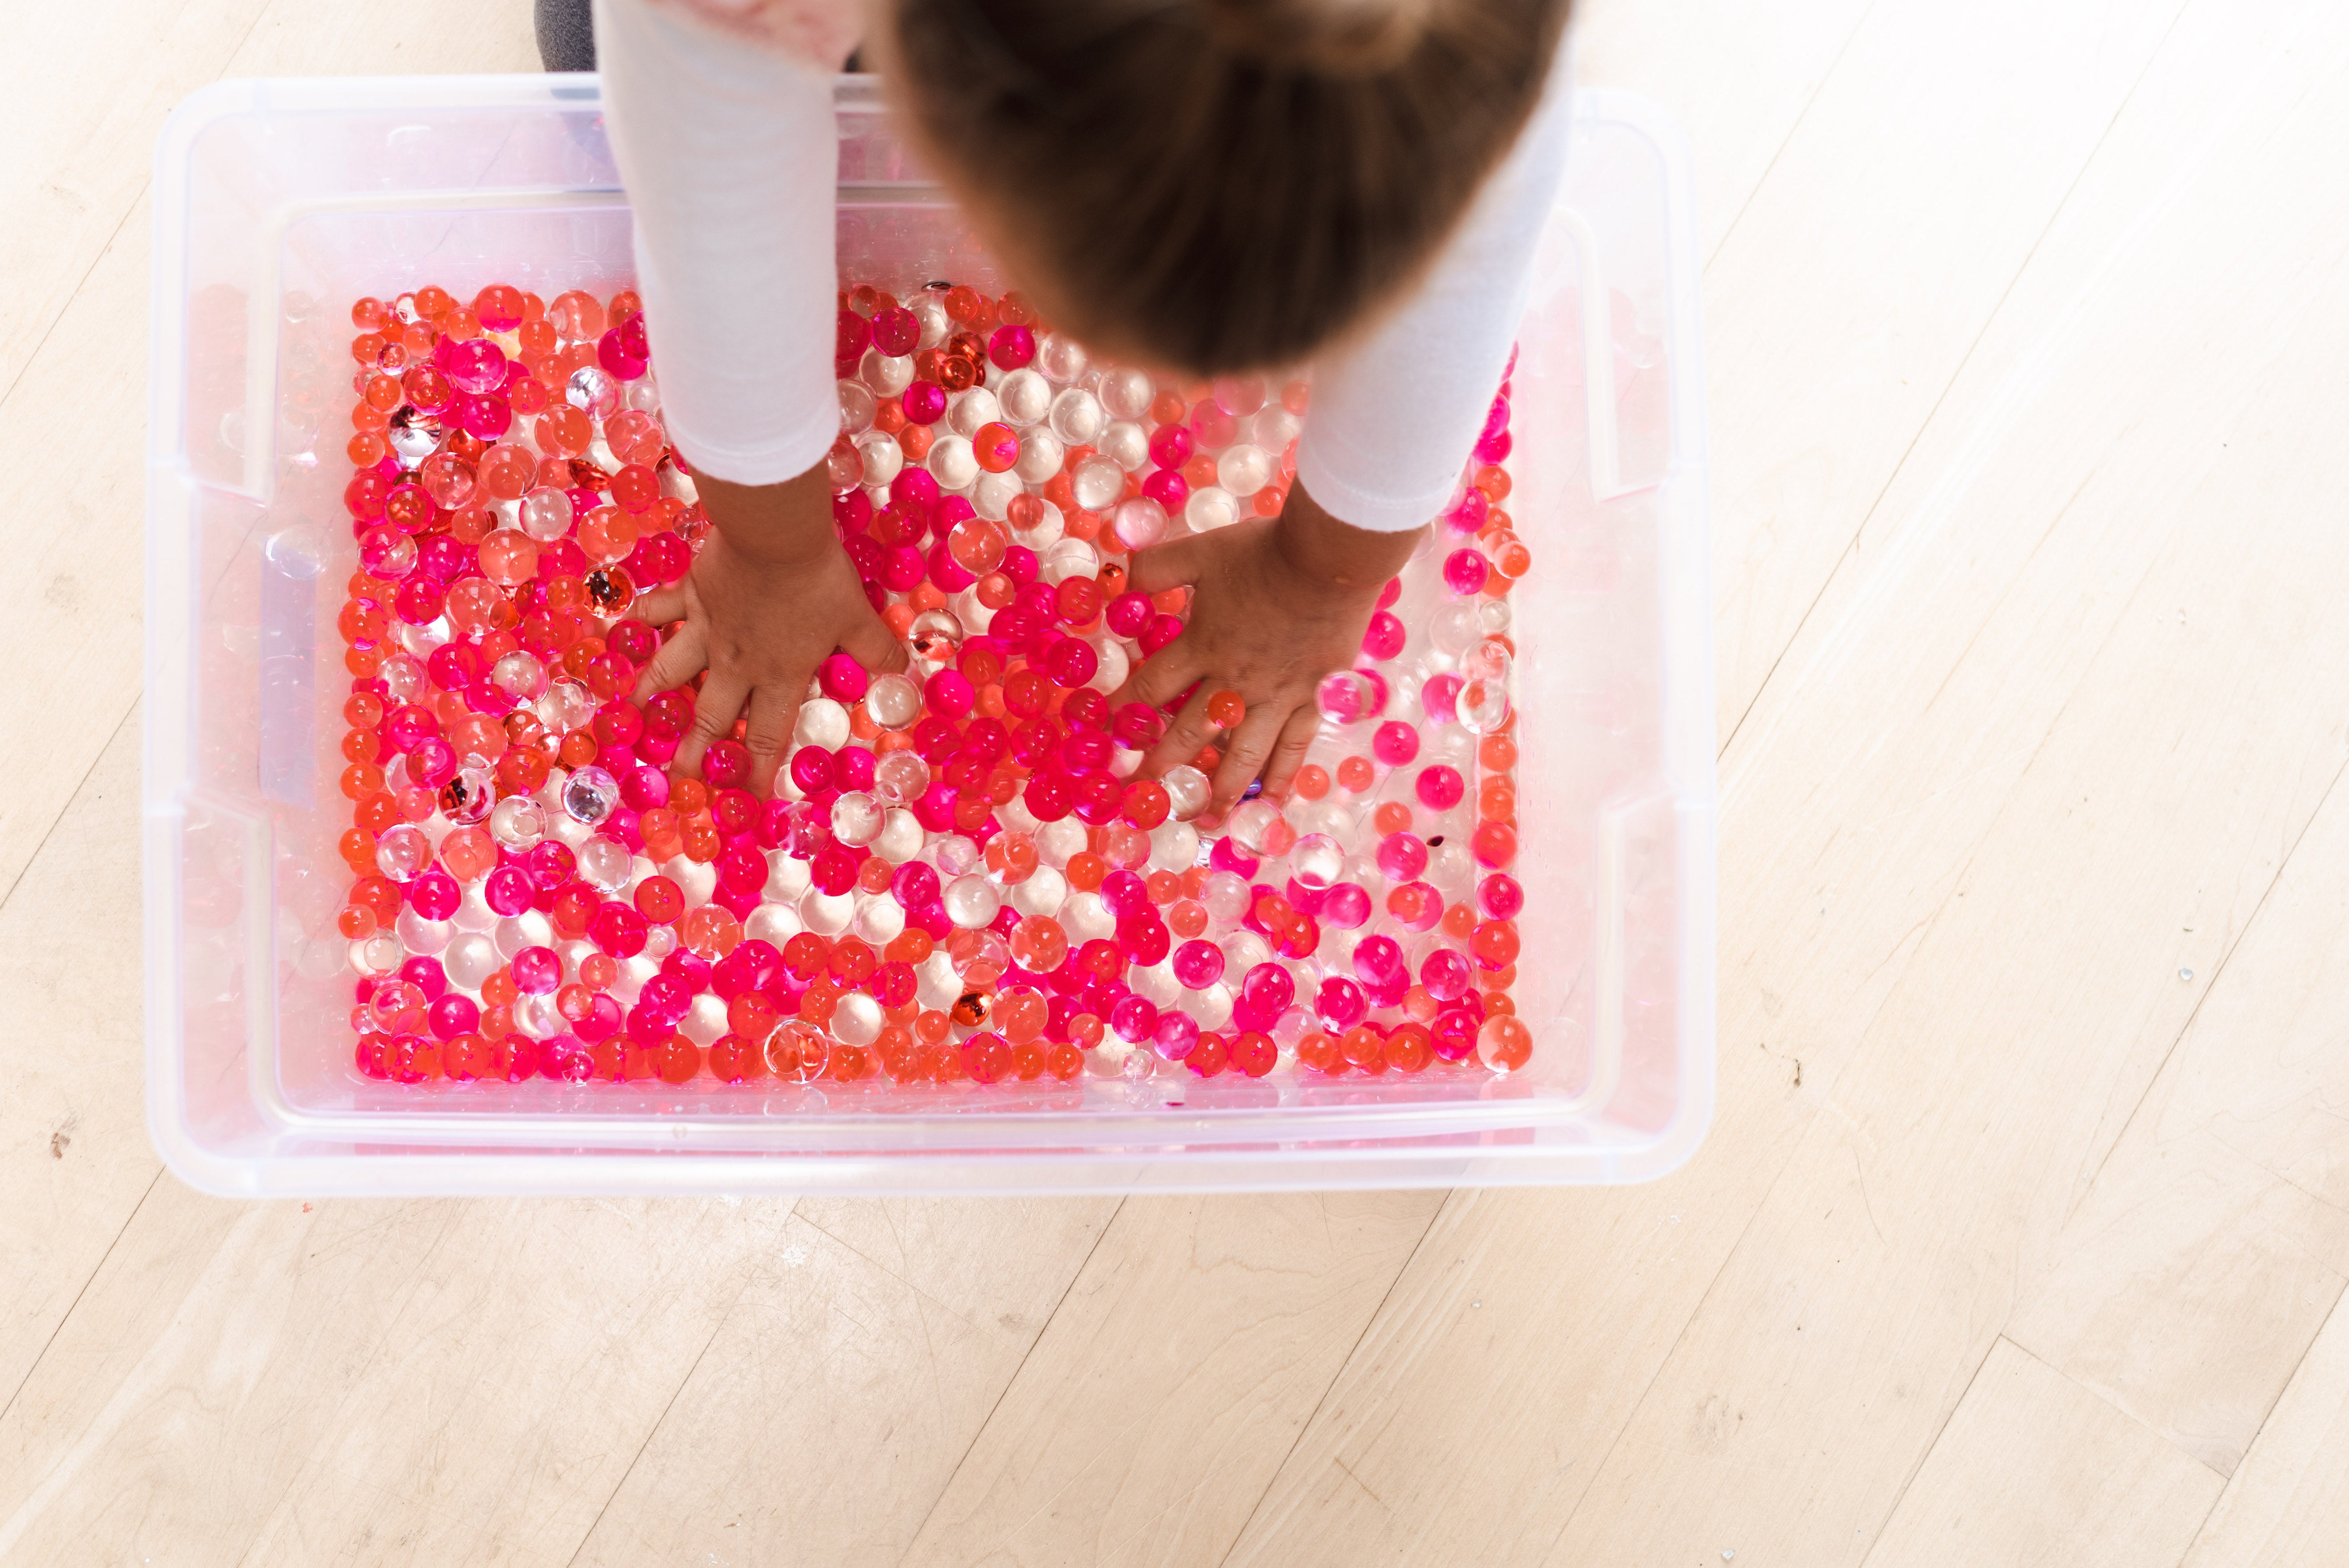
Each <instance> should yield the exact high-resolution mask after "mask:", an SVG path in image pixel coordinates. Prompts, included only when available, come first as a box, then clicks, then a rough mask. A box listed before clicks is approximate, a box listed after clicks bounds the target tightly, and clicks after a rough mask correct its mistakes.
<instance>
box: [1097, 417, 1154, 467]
mask: <svg viewBox="0 0 2349 1568" xmlns="http://www.w3.org/2000/svg"><path fill="white" fill-rule="evenodd" d="M1093 445H1094V447H1095V449H1097V450H1099V451H1100V453H1101V455H1102V456H1103V457H1105V458H1107V459H1109V460H1110V461H1112V462H1113V463H1115V464H1116V465H1117V466H1118V467H1119V468H1122V469H1124V470H1125V471H1126V472H1127V473H1133V472H1134V471H1135V470H1136V469H1140V468H1141V467H1142V466H1143V464H1144V463H1146V462H1148V461H1149V460H1150V432H1149V431H1147V430H1145V429H1143V428H1142V427H1141V426H1139V425H1137V424H1135V423H1134V422H1133V420H1131V419H1120V420H1118V421H1116V422H1115V423H1114V424H1112V425H1108V426H1106V427H1104V428H1102V433H1101V434H1100V435H1099V436H1098V437H1096V438H1094V441H1093Z"/></svg>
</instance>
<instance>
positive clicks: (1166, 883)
mask: <svg viewBox="0 0 2349 1568" xmlns="http://www.w3.org/2000/svg"><path fill="white" fill-rule="evenodd" d="M1143 885H1144V886H1145V887H1147V888H1148V889H1149V890H1150V902H1151V903H1154V904H1158V905H1160V906H1161V907H1164V905H1167V904H1170V903H1174V901H1175V900H1176V899H1178V898H1180V897H1182V896H1183V879H1182V878H1181V877H1178V876H1176V875H1175V874H1174V872H1151V873H1150V875H1149V876H1148V877H1146V878H1144V879H1143Z"/></svg>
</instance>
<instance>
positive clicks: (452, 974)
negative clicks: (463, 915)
mask: <svg viewBox="0 0 2349 1568" xmlns="http://www.w3.org/2000/svg"><path fill="white" fill-rule="evenodd" d="M440 965H441V967H442V968H444V969H446V970H447V971H448V972H449V984H450V985H454V986H456V987H457V989H459V990H460V991H479V990H480V989H481V985H482V984H483V983H484V982H485V981H487V980H488V979H489V977H490V976H491V975H494V974H496V973H497V972H498V971H499V970H501V969H502V968H504V967H505V960H504V959H502V958H501V957H499V956H498V944H496V943H494V942H492V941H491V940H490V939H489V938H488V937H486V936H483V935H481V934H480V933H479V932H472V931H469V932H465V933H464V934H461V935H459V936H457V937H456V938H454V939H453V940H451V941H450V944H449V951H448V952H447V953H446V954H444V955H442V957H441V960H440Z"/></svg>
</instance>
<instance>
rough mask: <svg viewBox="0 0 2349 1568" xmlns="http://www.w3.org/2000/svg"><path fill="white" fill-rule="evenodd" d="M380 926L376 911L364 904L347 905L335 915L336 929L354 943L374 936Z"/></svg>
mask: <svg viewBox="0 0 2349 1568" xmlns="http://www.w3.org/2000/svg"><path fill="white" fill-rule="evenodd" d="M335 929H336V931H337V932H339V933H341V934H343V935H344V936H347V937H348V938H349V939H350V940H351V941H353V942H363V941H365V940H366V939H367V938H368V937H370V936H373V935H374V934H376V931H377V929H378V922H377V920H376V917H375V911H373V910H371V909H369V908H368V907H367V905H365V904H363V903H347V904H345V905H343V907H342V908H341V910H340V911H338V912H337V913H336V915H335Z"/></svg>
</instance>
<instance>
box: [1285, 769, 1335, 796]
mask: <svg viewBox="0 0 2349 1568" xmlns="http://www.w3.org/2000/svg"><path fill="white" fill-rule="evenodd" d="M1290 785H1291V788H1293V789H1295V790H1296V791H1297V794H1298V798H1299V799H1304V800H1319V799H1321V797H1322V796H1324V795H1327V794H1328V793H1329V792H1330V775H1329V772H1328V770H1326V769H1323V768H1322V766H1321V765H1320V764H1319V763H1318V762H1309V763H1307V764H1306V765H1305V766H1304V767H1302V768H1300V769H1298V770H1297V776H1296V778H1295V779H1291V780H1290Z"/></svg>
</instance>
